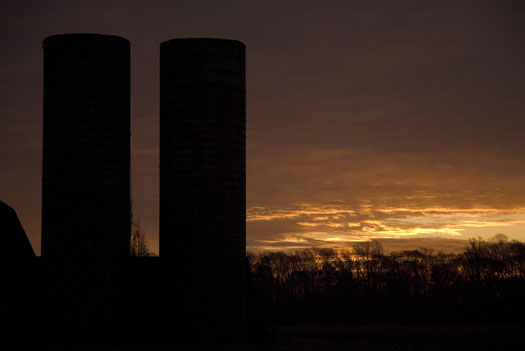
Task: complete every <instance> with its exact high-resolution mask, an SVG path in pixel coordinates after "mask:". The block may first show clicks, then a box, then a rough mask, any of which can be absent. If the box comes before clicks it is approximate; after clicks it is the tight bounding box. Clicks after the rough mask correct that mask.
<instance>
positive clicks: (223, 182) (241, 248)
mask: <svg viewBox="0 0 525 351" xmlns="http://www.w3.org/2000/svg"><path fill="white" fill-rule="evenodd" d="M245 76H246V74H245V46H244V44H243V43H241V42H239V41H234V40H223V39H174V40H170V41H166V42H163V43H162V44H161V46H160V238H159V239H160V250H159V251H160V259H161V260H162V262H163V265H164V267H165V268H166V269H167V272H166V274H167V275H168V276H166V279H168V280H169V279H170V276H169V275H171V279H172V282H175V284H178V285H177V288H176V291H177V299H176V303H175V304H176V305H177V309H178V311H180V312H181V314H180V316H181V319H182V320H181V323H185V324H187V325H193V327H192V328H194V329H195V328H200V329H202V328H204V329H205V330H211V331H213V332H218V333H230V332H232V333H236V332H238V331H239V328H241V327H242V324H243V320H244V313H245V312H244V305H245V303H244V277H245V274H246V270H245V269H246V263H245V250H246V209H245V207H246V180H245V179H246V161H245V160H246V112H245V111H246V93H245V91H246V85H245Z"/></svg>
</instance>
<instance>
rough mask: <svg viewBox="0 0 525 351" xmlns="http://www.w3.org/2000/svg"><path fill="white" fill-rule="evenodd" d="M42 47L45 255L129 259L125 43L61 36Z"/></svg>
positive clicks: (101, 37)
mask: <svg viewBox="0 0 525 351" xmlns="http://www.w3.org/2000/svg"><path fill="white" fill-rule="evenodd" d="M43 49H44V140H43V171H42V173H43V176H42V256H43V257H45V258H80V259H83V258H84V259H85V258H96V257H106V258H118V257H126V256H129V240H130V73H129V72H130V44H129V41H128V40H126V39H124V38H121V37H118V36H112V35H100V34H63V35H53V36H50V37H47V38H46V39H45V40H44V42H43Z"/></svg>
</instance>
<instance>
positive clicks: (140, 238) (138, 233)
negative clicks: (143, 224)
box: [130, 219, 151, 257]
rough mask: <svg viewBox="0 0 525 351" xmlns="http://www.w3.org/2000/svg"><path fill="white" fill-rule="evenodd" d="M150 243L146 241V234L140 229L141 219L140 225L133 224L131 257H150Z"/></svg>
mask: <svg viewBox="0 0 525 351" xmlns="http://www.w3.org/2000/svg"><path fill="white" fill-rule="evenodd" d="M150 255H151V253H150V251H149V247H148V242H147V240H146V234H145V233H144V232H143V231H142V229H141V228H140V219H139V222H138V224H137V223H133V222H132V223H131V243H130V256H132V257H145V256H150Z"/></svg>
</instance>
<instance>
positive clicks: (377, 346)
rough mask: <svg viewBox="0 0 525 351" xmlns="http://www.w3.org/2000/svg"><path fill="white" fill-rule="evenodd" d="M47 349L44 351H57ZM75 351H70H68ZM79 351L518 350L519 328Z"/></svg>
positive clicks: (522, 341) (318, 333) (308, 332)
mask: <svg viewBox="0 0 525 351" xmlns="http://www.w3.org/2000/svg"><path fill="white" fill-rule="evenodd" d="M62 349H63V348H60V349H55V348H49V349H47V350H62ZM67 349H75V348H67ZM76 349H78V350H101V351H102V350H103V351H106V350H107V351H110V350H111V351H113V350H115V351H117V350H123V351H127V350H129V351H164V350H187V351H190V350H194V351H201V350H231V351H235V350H257V351H266V350H268V351H269V350H275V351H288V350H358V351H368V350H370V351H376V350H403V351H411V350H414V351H416V350H417V351H423V350H450V351H455V350H476V351H478V350H494V351H498V350H523V349H525V327H524V326H322V327H312V326H308V327H306V326H291V327H279V328H275V330H274V331H273V335H272V337H271V340H268V341H264V342H263V341H259V342H255V341H251V342H248V341H246V342H238V343H234V344H229V343H213V344H212V343H205V344H202V343H201V344H186V345H176V344H175V345H171V346H160V345H157V346H149V345H127V346H112V347H110V346H106V347H95V348H82V347H78V348H76Z"/></svg>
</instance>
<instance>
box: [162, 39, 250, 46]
mask: <svg viewBox="0 0 525 351" xmlns="http://www.w3.org/2000/svg"><path fill="white" fill-rule="evenodd" d="M183 41H186V42H190V41H194V42H205V41H209V42H217V43H219V42H225V43H226V42H230V43H236V44H238V45H241V46H242V47H246V44H244V43H243V42H242V41H240V40H235V39H224V38H174V39H170V40H166V41H163V42H161V43H160V46H161V47H163V46H166V45H170V44H174V43H177V42H183Z"/></svg>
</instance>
